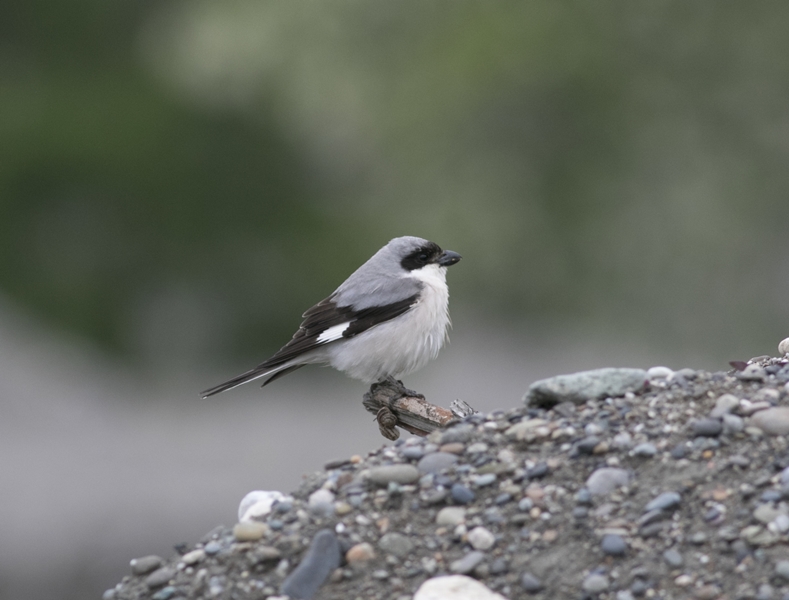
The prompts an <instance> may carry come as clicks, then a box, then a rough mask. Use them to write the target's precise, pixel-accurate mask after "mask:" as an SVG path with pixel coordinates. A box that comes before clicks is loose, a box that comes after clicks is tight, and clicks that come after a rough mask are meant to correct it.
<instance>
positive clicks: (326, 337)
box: [316, 323, 351, 344]
mask: <svg viewBox="0 0 789 600" xmlns="http://www.w3.org/2000/svg"><path fill="white" fill-rule="evenodd" d="M350 325H351V324H350V323H340V324H339V325H334V326H333V327H329V328H328V329H327V330H326V331H324V332H323V333H322V334H320V335H319V336H318V339H317V340H316V341H317V342H318V343H319V344H326V343H328V342H333V341H334V340H339V339H340V338H341V337H342V334H343V333H344V332H345V330H346V329H348V327H350Z"/></svg>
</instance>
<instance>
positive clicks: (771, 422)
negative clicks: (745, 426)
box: [751, 406, 789, 435]
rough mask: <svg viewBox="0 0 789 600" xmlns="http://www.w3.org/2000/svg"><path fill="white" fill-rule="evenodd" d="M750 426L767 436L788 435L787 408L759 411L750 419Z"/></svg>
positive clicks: (788, 409)
mask: <svg viewBox="0 0 789 600" xmlns="http://www.w3.org/2000/svg"><path fill="white" fill-rule="evenodd" d="M751 425H755V426H756V427H758V428H759V429H761V430H762V431H763V432H764V433H766V434H768V435H786V434H788V433H789V407H787V406H776V407H773V408H766V409H764V410H760V411H759V412H757V413H755V414H754V415H753V416H752V417H751Z"/></svg>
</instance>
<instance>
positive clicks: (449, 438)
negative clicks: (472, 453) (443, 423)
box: [441, 423, 474, 444]
mask: <svg viewBox="0 0 789 600" xmlns="http://www.w3.org/2000/svg"><path fill="white" fill-rule="evenodd" d="M472 435H474V426H473V425H470V424H468V423H460V424H458V425H455V426H453V427H450V428H449V429H447V430H446V431H444V432H443V433H442V434H441V443H442V444H449V443H452V442H461V443H463V444H465V443H466V442H468V441H469V440H470V439H471V436H472Z"/></svg>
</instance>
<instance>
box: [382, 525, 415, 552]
mask: <svg viewBox="0 0 789 600" xmlns="http://www.w3.org/2000/svg"><path fill="white" fill-rule="evenodd" d="M378 548H380V549H381V551H382V552H386V553H387V554H393V555H394V556H396V557H398V558H405V557H406V556H408V555H409V554H410V552H411V550H413V549H414V544H413V542H412V541H411V540H410V539H409V538H408V536H407V535H404V534H402V533H398V532H396V531H391V532H389V533H386V534H384V535H383V537H381V539H380V540H378Z"/></svg>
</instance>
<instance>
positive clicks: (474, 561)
mask: <svg viewBox="0 0 789 600" xmlns="http://www.w3.org/2000/svg"><path fill="white" fill-rule="evenodd" d="M483 560H485V553H484V552H480V551H478V550H472V551H471V552H469V553H468V554H466V555H465V556H463V557H462V558H459V559H457V560H455V561H452V562H451V563H450V564H449V570H450V571H452V572H453V573H460V574H461V575H465V574H466V573H471V572H472V571H473V570H474V569H475V568H476V567H477V565H479V564H480V563H481V562H482V561H483Z"/></svg>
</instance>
